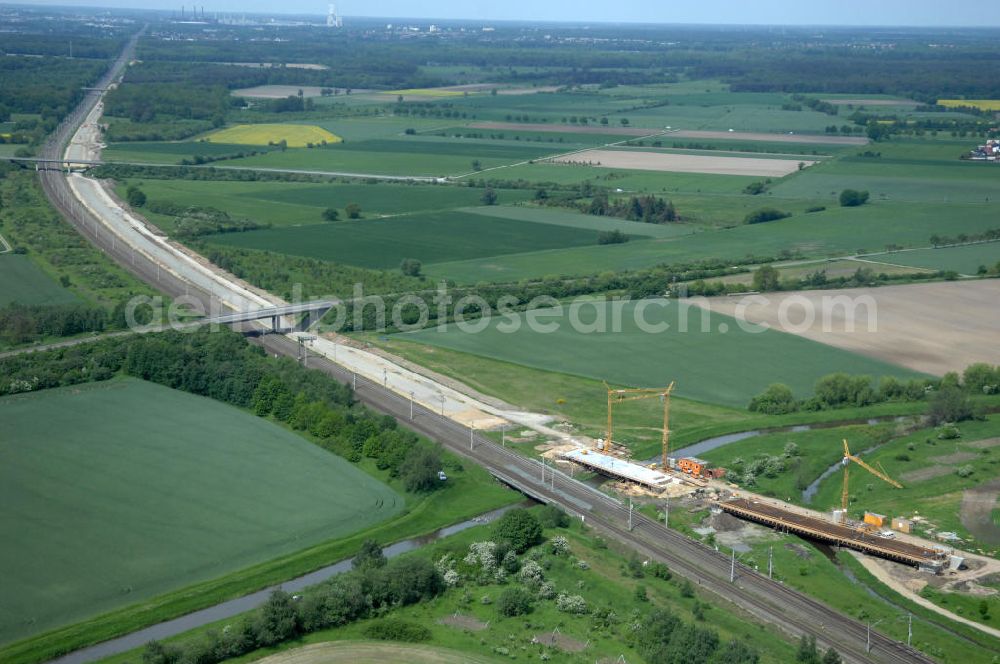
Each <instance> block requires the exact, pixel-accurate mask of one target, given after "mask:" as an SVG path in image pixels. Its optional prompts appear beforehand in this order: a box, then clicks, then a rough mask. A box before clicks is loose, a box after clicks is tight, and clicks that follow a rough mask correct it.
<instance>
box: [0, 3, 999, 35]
mask: <svg viewBox="0 0 1000 664" xmlns="http://www.w3.org/2000/svg"><path fill="white" fill-rule="evenodd" d="M327 4H328V3H326V2H315V1H311V0H310V1H306V0H291V1H290V2H286V3H284V4H283V5H281V6H279V7H274V6H273V5H271V3H268V2H266V1H264V0H246V1H245V2H240V3H236V2H235V1H234V0H214V1H207V2H197V1H195V2H192V3H191V4H185V3H184V1H183V0H180V1H179V2H177V3H176V4H175V3H166V2H157V3H156V5H157V6H155V7H150V6H149V3H142V2H139V1H138V0H107V1H105V2H94V1H93V0H35V1H34V2H19V3H0V6H6V7H18V6H20V7H32V8H43V7H45V8H67V9H112V10H140V11H155V12H179V11H180V9H181V7H185V8H186V9H188V10H190V9H191V8H193V7H197V8H199V9H201V8H202V7H203V8H204V11H205V14H206V15H214V14H247V15H263V16H303V17H306V16H308V17H313V16H314V17H322V16H325V15H326V11H325V10H326V6H327ZM336 4H337V7H338V13H339V14H340V15H341V16H342V17H344V18H346V19H358V20H385V19H392V20H407V21H422V22H433V21H458V22H466V21H469V22H475V21H484V22H497V23H500V22H503V23H519V22H537V23H545V24H553V25H559V24H565V25H581V24H601V25H662V26H692V27H697V26H704V27H710V26H720V27H776V28H777V27H780V28H924V29H928V28H930V29H933V28H940V29H992V28H1000V5H998V4H994V3H991V2H989V0H956V2H955V3H952V5H951V7H950V10H949V11H948V12H947V16H948V17H950V18H951V20H950V21H944V20H942V18H943V17H942V14H943V13H944V12H942V11H941V6H940V4H939V3H933V4H931V3H930V2H919V3H912V2H911V3H907V2H903V1H901V0H887V1H886V2H882V3H879V4H878V6H877V7H871V6H869V5H870V3H866V2H864V1H863V0H841V1H840V2H836V3H834V2H822V3H810V5H811V6H809V7H804V6H799V5H798V4H796V5H793V6H791V7H785V6H783V5H786V4H787V3H785V2H783V0H761V1H759V2H757V3H754V4H753V5H752V6H747V5H746V4H744V3H740V4H739V5H738V6H735V7H734V6H732V5H733V4H734V3H732V2H729V1H728V0H704V1H702V2H694V1H693V0H689V1H685V2H682V3H681V4H680V6H678V7H669V8H665V7H662V6H660V5H659V4H658V3H647V2H645V1H644V0H632V1H626V2H625V3H619V4H618V5H617V6H616V7H614V8H608V7H603V6H594V7H592V6H587V7H585V10H586V11H588V13H587V14H584V15H574V12H576V11H577V10H578V9H579V7H578V6H575V5H573V4H572V3H570V2H569V1H568V0H556V1H555V2H549V3H545V4H544V5H543V6H542V7H539V6H537V5H534V4H532V3H529V2H527V1H526V0H512V1H511V2H507V3H504V4H503V5H494V4H493V3H486V2H481V1H477V2H475V3H473V4H474V6H473V7H472V8H470V7H469V5H468V3H458V2H455V1H454V0H433V1H432V2H428V3H425V4H424V5H423V6H424V7H425V8H426V12H425V13H424V14H423V15H421V16H414V15H412V14H411V12H412V7H409V6H408V5H410V3H408V2H403V1H401V0H382V1H379V2H367V3H364V6H363V8H361V7H358V8H359V9H362V13H354V12H352V11H351V10H352V6H357V5H360V4H361V3H357V2H356V0H353V1H351V2H346V3H344V2H340V3H336ZM817 4H818V6H817ZM373 10H374V11H373ZM477 10H478V11H477ZM668 13H669V14H671V15H670V16H667V15H666V14H668ZM855 16H858V17H863V18H862V20H853V17H855ZM899 16H905V17H906V18H905V19H903V20H898V21H897V20H895V18H896V17H899ZM720 17H728V18H723V19H720Z"/></svg>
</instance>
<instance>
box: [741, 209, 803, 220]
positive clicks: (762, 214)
mask: <svg viewBox="0 0 1000 664" xmlns="http://www.w3.org/2000/svg"><path fill="white" fill-rule="evenodd" d="M790 216H792V215H791V213H790V212H782V211H781V210H778V209H775V208H761V209H760V210H756V211H754V212H751V213H750V214H748V215H747V216H746V217H745V218H744V219H743V223H744V224H762V223H764V222H766V221H777V220H778V219H784V218H786V217H790Z"/></svg>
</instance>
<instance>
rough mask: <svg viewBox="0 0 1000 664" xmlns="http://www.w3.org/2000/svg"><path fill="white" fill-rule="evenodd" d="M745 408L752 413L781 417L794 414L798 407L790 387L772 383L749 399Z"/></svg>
mask: <svg viewBox="0 0 1000 664" xmlns="http://www.w3.org/2000/svg"><path fill="white" fill-rule="evenodd" d="M747 408H748V410H750V411H751V412H754V413H765V414H767V415H782V414H784V413H794V412H795V411H796V410H798V409H799V405H798V402H797V401H796V400H795V395H794V394H792V390H791V388H790V387H788V386H787V385H784V384H782V383H772V384H771V385H770V386H768V388H767V389H766V390H764V391H763V392H761V393H760V394H758V395H757V396H755V397H754V398H753V399H751V400H750V405H749V406H748V407H747Z"/></svg>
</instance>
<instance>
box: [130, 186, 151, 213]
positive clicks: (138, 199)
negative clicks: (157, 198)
mask: <svg viewBox="0 0 1000 664" xmlns="http://www.w3.org/2000/svg"><path fill="white" fill-rule="evenodd" d="M125 200H126V201H128V204H129V205H131V206H132V207H137V208H140V207H142V206H143V205H145V204H146V194H145V193H143V191H142V189H139V187H136V186H135V185H132V186H130V187H129V188H128V189H127V190H126V191H125Z"/></svg>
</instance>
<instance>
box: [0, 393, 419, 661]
mask: <svg viewBox="0 0 1000 664" xmlns="http://www.w3.org/2000/svg"><path fill="white" fill-rule="evenodd" d="M0 418H2V420H3V422H4V436H3V441H2V443H0V458H2V463H0V478H2V479H0V497H2V502H3V504H4V505H5V506H6V507H5V509H4V511H3V514H2V515H0V540H2V541H3V542H4V547H3V548H2V549H0V565H2V567H3V569H4V570H6V572H5V578H6V580H5V581H4V593H3V598H2V600H0V642H3V643H7V642H10V641H13V640H16V639H19V638H22V637H26V636H28V635H31V634H34V633H37V632H40V631H44V630H47V629H51V628H54V627H58V626H60V625H63V624H67V623H71V622H76V621H79V620H83V619H85V618H89V617H91V616H93V615H95V614H98V613H103V612H106V611H110V610H112V609H117V608H119V607H122V606H124V605H128V604H132V603H135V602H140V601H143V600H147V599H149V598H151V597H153V596H155V595H160V594H162V593H165V592H167V591H170V590H174V589H176V588H178V587H180V586H187V585H190V584H191V583H194V582H196V581H203V580H206V579H209V578H213V577H217V576H220V575H223V574H225V573H227V572H232V571H234V570H236V569H240V568H243V567H248V566H250V565H253V564H256V563H260V562H263V561H266V560H269V559H272V558H275V557H278V556H281V555H283V554H288V553H290V552H293V551H297V550H299V549H303V548H306V547H308V546H310V545H313V544H317V543H319V542H322V541H325V540H329V539H331V538H334V537H345V536H348V535H350V534H351V533H354V532H356V531H358V530H362V529H365V528H366V527H370V526H373V525H375V524H377V523H379V522H380V521H383V520H385V519H388V518H390V517H392V516H393V515H395V514H398V513H400V512H401V511H402V510H403V509H404V499H403V497H402V496H401V495H399V494H397V493H396V492H395V491H393V490H392V489H390V488H389V487H388V486H386V485H385V484H382V483H381V482H379V481H378V480H376V479H375V478H373V477H371V476H370V475H368V474H366V473H365V472H363V471H361V470H359V469H357V468H356V467H354V466H352V465H351V464H350V463H348V462H347V461H345V460H344V459H341V458H340V457H337V456H335V455H333V454H330V453H329V452H326V451H324V450H322V449H321V448H319V447H317V446H315V445H312V444H310V443H309V442H308V441H306V440H304V439H303V438H301V437H299V436H298V435H295V434H293V433H291V432H289V431H287V430H285V429H283V428H280V427H278V426H277V425H275V424H272V423H270V422H268V421H266V420H263V419H261V418H258V417H255V416H253V415H251V414H248V413H245V412H242V411H240V410H238V409H235V408H232V407H230V406H227V405H224V404H221V403H218V402H215V401H212V400H210V399H206V398H203V397H197V396H193V395H190V394H186V393H183V392H178V391H174V390H170V389H168V388H165V387H162V386H158V385H154V384H152V383H145V382H142V381H137V380H116V381H113V382H110V383H97V384H91V385H87V386H81V387H73V388H62V389H58V390H49V391H44V392H39V393H31V394H26V395H20V396H13V397H6V398H4V399H2V400H0Z"/></svg>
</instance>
